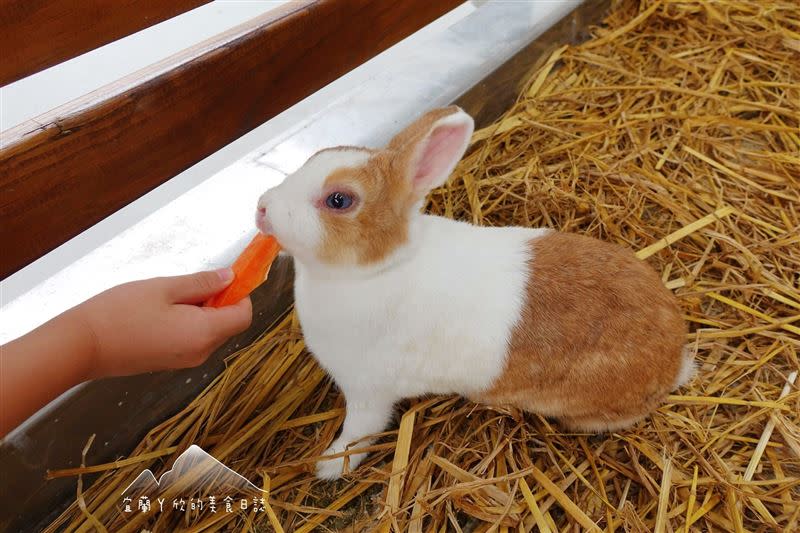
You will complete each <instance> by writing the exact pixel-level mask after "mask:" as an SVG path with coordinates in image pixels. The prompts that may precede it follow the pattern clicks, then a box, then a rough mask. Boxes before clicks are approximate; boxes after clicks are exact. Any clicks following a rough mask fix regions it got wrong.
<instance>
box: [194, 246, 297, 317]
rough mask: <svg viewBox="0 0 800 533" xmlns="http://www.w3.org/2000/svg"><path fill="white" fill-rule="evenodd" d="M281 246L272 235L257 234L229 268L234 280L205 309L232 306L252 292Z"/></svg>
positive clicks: (212, 298)
mask: <svg viewBox="0 0 800 533" xmlns="http://www.w3.org/2000/svg"><path fill="white" fill-rule="evenodd" d="M280 249H281V246H280V244H278V241H277V240H276V239H275V237H273V236H272V235H264V234H263V233H259V234H258V235H256V236H255V237H254V238H253V240H252V241H250V244H248V245H247V248H245V249H244V252H242V254H241V255H240V256H239V257H238V258H236V261H235V262H234V263H233V266H232V267H231V268H232V269H233V274H234V278H233V281H232V282H231V284H230V285H228V286H227V287H226V288H225V289H224V290H222V291H221V292H219V293H217V294H215V295H214V296H212V297H211V298H209V299H208V301H207V302H206V303H205V304H204V305H205V306H206V307H223V306H226V305H232V304H235V303H236V302H238V301H239V300H241V299H242V298H244V297H245V296H247V295H248V294H250V293H251V292H253V290H255V288H256V287H258V286H259V285H261V283H262V282H263V281H264V280H265V279H266V277H267V274H268V273H269V267H270V266H272V262H273V261H275V257H277V255H278V252H279V251H280Z"/></svg>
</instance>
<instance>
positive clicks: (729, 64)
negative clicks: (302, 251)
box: [51, 0, 800, 533]
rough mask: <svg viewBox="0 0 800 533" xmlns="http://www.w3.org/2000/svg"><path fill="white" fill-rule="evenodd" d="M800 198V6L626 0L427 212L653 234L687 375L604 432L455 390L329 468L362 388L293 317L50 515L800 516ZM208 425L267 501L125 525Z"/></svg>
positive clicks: (540, 75) (462, 523)
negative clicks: (340, 377)
mask: <svg viewBox="0 0 800 533" xmlns="http://www.w3.org/2000/svg"><path fill="white" fill-rule="evenodd" d="M799 196H800V9H798V7H797V4H796V3H795V2H794V1H791V0H787V1H780V0H769V1H767V0H764V1H750V2H744V1H737V0H734V1H727V2H712V1H708V2H678V1H652V0H646V1H642V2H634V1H622V2H619V3H615V4H614V6H613V8H612V10H611V12H610V14H609V16H608V18H607V19H606V21H605V24H604V25H603V26H602V27H600V28H597V29H595V30H594V32H593V37H592V39H591V40H589V41H587V42H585V43H583V44H582V45H579V46H574V47H565V48H561V49H558V50H556V51H555V52H554V53H553V54H552V55H551V56H550V57H549V59H547V60H546V61H543V62H542V65H541V67H540V68H539V69H538V70H536V71H535V72H534V73H533V74H532V75H531V77H530V78H529V80H528V81H527V83H526V85H525V86H524V88H523V90H522V92H521V94H520V96H519V98H518V100H517V102H516V104H515V105H514V106H513V107H512V108H511V109H510V110H509V111H508V112H507V113H506V114H505V115H504V116H503V117H501V118H500V119H499V120H498V121H497V122H496V123H494V124H492V125H491V126H489V127H487V128H484V129H482V130H479V131H477V132H476V133H475V137H474V142H473V146H472V148H471V149H470V152H469V154H468V156H467V157H466V158H465V159H464V160H463V161H462V163H461V164H460V165H459V167H458V169H457V170H456V172H455V173H454V175H453V177H452V179H451V180H450V181H449V182H448V183H447V184H446V185H445V186H444V187H442V188H441V189H439V190H437V191H434V193H432V195H431V196H430V200H429V203H428V210H429V211H430V212H432V213H437V214H441V215H444V216H447V217H452V218H457V219H463V220H469V221H472V222H474V223H476V224H484V225H496V226H501V225H510V224H518V225H526V226H549V227H554V228H559V229H562V230H564V231H571V232H579V233H585V234H588V235H591V236H593V237H597V238H600V239H604V240H607V241H611V242H616V243H619V244H621V245H624V246H628V247H630V248H632V249H634V250H637V251H638V253H639V257H640V258H641V259H643V260H646V261H647V262H648V263H649V264H651V265H652V266H653V267H654V268H655V269H657V270H658V272H660V273H661V276H662V278H663V281H664V283H665V284H666V285H667V286H668V287H669V288H670V289H672V290H673V291H674V292H675V294H676V295H677V297H678V299H679V301H680V304H681V306H682V309H683V312H684V315H685V318H686V320H687V322H688V323H689V325H690V330H691V333H690V334H689V337H688V339H687V342H688V343H689V345H690V346H691V348H692V350H693V352H694V353H695V354H696V359H697V362H698V365H699V372H698V375H697V377H696V378H695V379H694V380H693V381H692V382H691V383H690V384H689V385H688V386H686V387H684V388H683V389H681V390H679V391H676V392H675V394H674V395H673V396H671V397H670V398H669V403H668V404H666V405H664V406H663V407H662V408H661V409H659V410H658V411H657V412H656V413H654V414H653V416H652V417H650V418H648V419H647V420H645V421H643V422H641V423H639V424H638V425H636V426H635V427H634V428H632V429H630V430H627V431H623V432H620V433H615V434H611V435H602V436H592V435H581V434H567V433H564V432H562V431H561V429H560V428H559V427H558V426H557V425H555V424H553V423H551V422H550V421H548V420H545V419H542V418H541V417H538V416H536V415H530V414H523V413H520V412H515V411H501V410H497V409H492V408H489V407H485V406H480V405H474V404H471V403H469V402H467V401H465V400H462V399H459V398H449V397H448V398H442V397H434V398H424V399H417V400H409V401H408V402H406V403H404V404H403V405H401V406H400V408H399V409H398V413H399V415H398V422H397V423H395V424H394V425H393V426H392V427H391V429H390V430H389V431H387V432H386V433H385V434H384V435H383V437H382V439H381V440H379V441H378V444H376V445H374V446H372V447H371V448H370V449H372V450H374V453H373V454H371V455H370V457H369V459H368V460H367V461H366V463H365V465H364V466H363V467H362V468H360V469H359V470H358V471H356V472H355V473H353V474H350V475H348V476H346V478H345V479H344V480H342V481H339V482H337V483H326V482H317V481H316V480H315V479H314V477H313V475H312V474H311V471H312V469H313V464H314V462H315V461H316V460H317V459H318V457H317V456H318V455H319V454H320V453H321V452H322V451H323V450H324V449H325V448H326V446H327V445H328V443H329V442H330V441H331V440H332V438H333V437H334V435H335V433H336V431H337V429H338V428H339V426H340V424H341V422H342V420H343V416H344V403H343V399H342V398H341V396H340V395H339V394H338V393H337V391H336V390H335V387H334V386H333V385H332V384H331V382H330V381H329V380H328V379H327V378H326V376H325V375H324V373H323V372H322V371H321V370H320V369H319V368H318V367H317V365H316V364H315V363H314V360H313V359H312V357H311V356H310V355H309V354H308V353H307V352H306V351H305V349H304V345H303V341H302V336H301V334H300V332H299V324H298V322H297V319H296V317H295V316H294V315H293V314H292V313H289V314H287V315H286V316H285V318H283V319H282V320H281V321H280V322H279V323H277V324H275V325H274V327H272V328H270V330H269V331H268V332H267V333H266V334H265V335H264V336H263V338H261V339H260V340H259V341H257V342H256V343H255V344H253V345H252V346H250V347H248V348H246V349H244V350H242V351H241V352H239V353H238V354H236V355H234V356H232V357H231V358H230V360H229V361H228V366H227V369H226V370H225V372H224V373H223V374H222V375H220V376H219V377H218V378H217V379H216V381H214V383H213V384H212V385H210V386H209V387H208V388H207V390H205V391H204V392H203V393H202V394H201V395H200V396H199V397H197V398H196V399H195V400H194V401H192V402H191V403H190V404H189V405H188V406H187V407H186V408H185V410H184V411H183V412H181V413H180V414H178V415H176V416H175V417H173V418H171V419H169V420H167V421H166V422H164V423H163V424H161V425H159V426H158V427H156V428H154V429H153V430H152V431H151V432H150V433H149V434H148V436H147V437H146V438H145V439H144V440H143V441H142V443H141V444H140V445H139V446H138V448H137V449H136V450H135V451H134V452H133V453H132V454H131V456H130V457H129V458H127V459H123V460H120V461H119V462H117V463H115V464H111V465H99V466H97V467H95V468H94V469H93V470H94V471H103V470H106V472H105V473H104V474H103V475H102V476H101V477H100V478H99V479H98V481H96V482H95V483H94V484H93V485H92V486H91V487H90V488H89V489H88V490H85V491H79V494H78V501H77V502H76V504H75V505H73V506H72V507H71V508H70V509H68V510H67V511H66V512H65V513H64V514H63V515H62V516H61V517H60V518H59V519H58V520H57V521H56V522H55V523H54V524H53V526H51V527H52V528H53V529H55V528H56V527H64V526H67V530H69V531H73V530H84V531H85V530H90V529H92V528H93V527H96V528H98V529H99V528H100V524H104V525H105V526H106V527H108V529H109V530H114V531H116V530H119V531H139V530H140V529H142V528H145V529H148V530H155V531H172V530H175V529H178V528H183V527H185V528H187V529H190V530H192V531H219V530H241V529H243V528H252V529H254V530H257V531H268V530H272V529H275V530H283V531H311V530H314V529H319V530H339V531H341V530H348V531H361V530H371V529H373V528H380V529H381V530H383V531H388V530H395V531H490V530H491V531H498V532H505V531H530V530H538V531H542V532H556V531H579V530H584V529H589V530H592V529H597V530H603V531H614V530H617V531H655V532H658V533H663V532H673V531H675V532H677V531H681V532H682V531H687V530H689V531H737V532H738V531H781V530H783V531H798V530H800V392H798V385H800V381H797V382H796V381H794V378H795V377H796V375H797V370H798V368H799V367H800V362H799V361H798V351H799V349H800V289H799V288H798V286H799V285H800V213H798V211H800V197H799ZM476 253H480V251H476ZM191 443H195V444H199V445H200V446H202V447H203V448H204V449H205V450H206V451H208V452H209V453H210V454H212V455H213V456H214V457H216V458H217V459H219V460H220V461H222V462H223V463H225V464H226V465H228V466H230V467H231V468H233V469H235V470H236V471H237V472H239V473H241V474H242V475H244V476H245V477H247V478H249V479H251V480H252V481H253V482H255V483H262V482H263V483H264V484H265V485H268V486H269V490H270V492H269V498H268V504H269V505H268V506H267V508H266V510H265V511H266V512H264V513H258V514H253V513H241V514H238V513H232V514H225V513H218V514H214V515H211V514H208V513H204V514H202V515H200V516H192V515H191V514H190V513H188V512H187V513H186V514H183V515H181V514H178V513H174V512H164V513H161V514H156V515H155V516H156V517H157V521H156V520H153V516H154V515H153V514H150V515H149V516H150V519H149V520H145V516H144V515H135V514H134V515H133V516H132V518H130V519H129V520H128V522H127V523H126V524H125V525H124V526H123V525H121V524H120V523H119V522H115V520H116V519H117V518H116V517H118V516H119V513H118V511H117V509H116V505H117V504H118V497H119V493H120V492H121V490H122V489H123V488H124V487H125V486H126V485H127V484H128V483H129V482H130V481H131V480H132V479H133V478H134V477H135V476H136V475H137V474H138V473H139V472H140V471H141V470H142V469H143V468H145V467H151V468H153V469H154V472H155V473H156V474H158V473H160V472H163V471H164V470H166V469H167V468H169V466H170V465H171V464H172V462H173V461H174V459H175V458H176V456H177V455H178V454H179V453H180V452H182V451H183V450H184V449H186V448H187V447H188V446H189V445H190V444H191ZM356 447H358V445H356ZM90 469H91V467H89V468H87V469H85V470H80V469H79V472H85V471H89V470H90ZM75 473H77V472H72V474H75ZM61 474H69V472H62V473H61ZM53 475H59V473H58V472H55V473H53Z"/></svg>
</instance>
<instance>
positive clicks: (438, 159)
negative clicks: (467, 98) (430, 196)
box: [389, 106, 474, 197]
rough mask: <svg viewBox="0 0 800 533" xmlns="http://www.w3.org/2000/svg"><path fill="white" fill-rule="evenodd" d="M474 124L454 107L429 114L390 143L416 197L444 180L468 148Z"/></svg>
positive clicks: (423, 194) (421, 195)
mask: <svg viewBox="0 0 800 533" xmlns="http://www.w3.org/2000/svg"><path fill="white" fill-rule="evenodd" d="M473 129H474V123H473V120H472V117H470V116H469V115H468V114H466V113H465V112H464V111H463V110H462V109H461V108H459V107H456V106H451V107H447V108H444V109H435V110H433V111H430V112H428V113H426V114H425V115H423V116H422V117H420V118H419V119H417V120H416V121H414V122H413V123H412V124H411V125H410V126H408V127H407V128H406V129H405V130H403V131H402V132H400V133H399V134H398V135H397V136H396V137H395V138H394V139H392V141H391V142H390V143H389V149H390V150H395V151H397V152H398V154H399V156H400V157H401V158H402V163H403V174H404V177H405V179H407V180H408V181H409V184H410V186H411V190H412V191H413V193H414V196H416V197H423V196H425V194H427V193H428V191H430V190H431V189H433V188H434V187H438V186H439V185H441V184H443V183H444V182H445V181H447V178H448V177H449V176H450V173H451V172H452V171H453V169H454V168H455V166H456V164H457V163H458V161H459V160H460V159H461V157H462V156H463V155H464V152H465V151H466V149H467V146H469V141H470V138H471V137H472V131H473Z"/></svg>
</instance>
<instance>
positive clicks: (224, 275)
mask: <svg viewBox="0 0 800 533" xmlns="http://www.w3.org/2000/svg"><path fill="white" fill-rule="evenodd" d="M163 281H164V283H166V284H167V292H168V295H169V298H170V300H171V301H172V302H173V303H181V304H199V303H202V302H204V301H206V300H208V299H209V298H211V297H212V296H214V295H215V294H217V293H218V292H219V291H221V290H222V289H224V288H225V287H227V286H228V285H230V283H231V281H233V271H232V270H231V269H230V268H221V269H219V270H209V271H206V272H196V273H194V274H187V275H185V276H175V277H172V278H163Z"/></svg>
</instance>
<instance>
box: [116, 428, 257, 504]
mask: <svg viewBox="0 0 800 533" xmlns="http://www.w3.org/2000/svg"><path fill="white" fill-rule="evenodd" d="M264 496H265V493H264V491H262V490H261V489H259V488H258V487H257V486H255V485H254V484H253V483H251V482H250V481H249V480H247V479H246V478H245V477H243V476H241V475H239V474H238V473H236V472H234V471H233V470H231V469H230V468H228V467H227V466H225V465H224V464H222V463H221V462H219V461H217V460H216V459H215V458H214V457H212V456H211V455H209V454H208V453H206V452H205V451H204V450H203V449H202V448H201V447H200V446H197V445H194V444H193V445H191V446H190V447H189V448H188V449H187V450H186V451H185V452H183V453H182V454H180V455H179V456H178V458H177V459H175V462H174V463H173V465H172V468H171V469H170V470H168V471H167V472H164V474H162V475H161V477H160V478H159V479H158V480H156V477H155V476H154V475H153V472H152V471H150V469H146V470H144V471H143V472H142V473H141V474H139V475H138V476H137V477H136V479H134V480H133V482H131V484H130V485H128V487H127V488H126V489H125V490H124V491H123V492H122V496H121V499H122V505H121V508H120V511H122V512H125V513H130V512H131V507H132V506H133V511H136V510H137V509H136V507H137V503H138V510H142V502H147V506H148V507H147V510H149V509H150V506H155V502H159V505H160V509H161V510H162V511H163V510H164V508H165V503H164V502H167V503H166V505H168V506H169V508H170V509H172V508H174V509H176V510H182V509H181V508H179V507H177V505H178V504H179V503H180V505H181V506H182V507H183V508H185V507H186V506H187V505H192V507H191V509H193V510H194V509H195V507H194V505H197V504H200V505H201V506H202V505H204V504H205V505H208V504H209V502H211V505H222V506H224V505H225V503H224V502H226V501H227V502H236V504H237V505H239V503H240V502H242V501H245V500H246V501H256V502H258V500H259V499H261V498H264ZM201 502H202V503H201ZM201 509H202V507H201ZM156 510H158V509H156Z"/></svg>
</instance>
